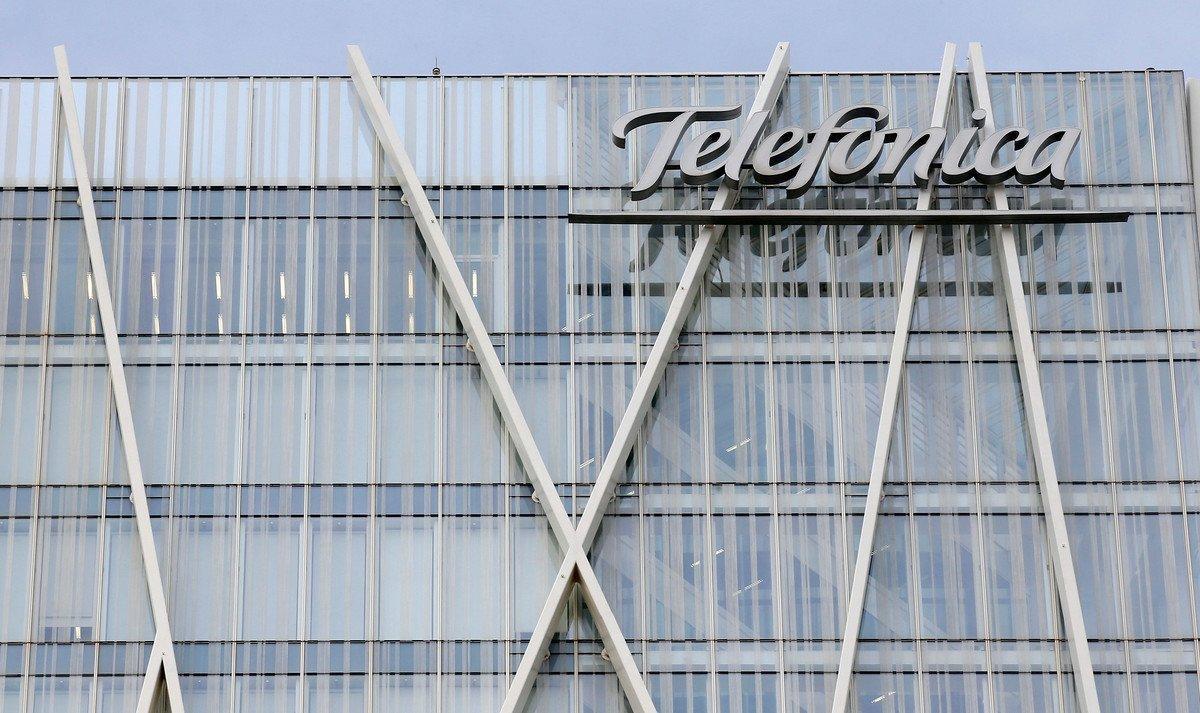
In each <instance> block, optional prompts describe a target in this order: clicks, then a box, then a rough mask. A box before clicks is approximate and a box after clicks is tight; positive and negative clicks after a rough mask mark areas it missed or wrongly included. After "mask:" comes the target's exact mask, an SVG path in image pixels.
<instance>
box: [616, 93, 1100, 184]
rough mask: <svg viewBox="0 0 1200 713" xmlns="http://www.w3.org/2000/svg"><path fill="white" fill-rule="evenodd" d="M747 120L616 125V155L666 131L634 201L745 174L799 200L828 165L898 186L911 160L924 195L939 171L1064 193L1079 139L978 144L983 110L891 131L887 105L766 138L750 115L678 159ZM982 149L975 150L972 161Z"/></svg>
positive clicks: (650, 112) (655, 119)
mask: <svg viewBox="0 0 1200 713" xmlns="http://www.w3.org/2000/svg"><path fill="white" fill-rule="evenodd" d="M741 113H742V107H740V106H716V107H700V106H689V107H652V108H647V109H635V110H634V111H631V112H628V113H626V114H624V115H623V116H621V117H620V118H619V119H617V121H616V123H615V124H613V135H612V138H613V142H614V143H615V144H616V145H617V146H618V147H620V148H625V145H626V140H627V139H628V137H629V135H630V134H631V133H633V132H634V131H635V130H637V129H639V128H641V127H645V126H651V125H662V132H661V134H660V136H659V138H658V142H657V143H656V144H655V146H654V150H653V152H652V153H651V154H650V159H649V160H648V161H647V162H646V166H645V169H644V170H643V171H642V174H641V175H640V176H639V177H638V179H637V182H636V183H635V184H634V186H633V189H632V191H631V198H632V199H633V200H635V201H639V200H644V199H645V198H648V197H650V196H651V195H653V194H654V193H655V192H656V191H657V190H658V189H659V186H660V185H661V184H662V179H663V175H664V174H665V173H666V171H668V170H671V169H678V170H679V172H680V173H681V174H682V176H683V180H684V182H685V183H687V184H688V185H693V186H700V185H704V184H706V183H709V182H711V181H715V180H718V179H721V180H723V181H725V182H727V183H728V184H729V185H731V186H736V185H737V184H738V182H739V177H740V174H741V173H742V171H743V170H744V169H749V170H750V171H751V172H752V173H753V175H754V178H755V180H757V181H758V182H759V183H760V184H763V185H786V186H787V195H788V197H790V198H795V197H797V196H800V195H801V194H803V193H804V192H805V191H807V190H808V189H809V187H810V186H812V183H813V180H814V178H815V177H816V175H817V172H818V169H819V168H820V166H821V164H822V162H825V161H826V159H827V168H828V173H829V178H830V179H831V180H832V181H833V182H834V183H853V182H855V181H858V180H860V179H862V178H863V177H865V176H867V175H868V174H870V173H872V172H873V171H876V167H878V172H877V175H878V176H879V180H880V181H881V182H883V183H892V182H894V181H895V179H896V176H897V175H898V174H899V173H900V172H901V171H902V170H903V169H904V166H905V165H906V164H907V163H908V162H909V161H915V163H914V165H913V175H914V177H915V180H916V182H917V185H918V186H920V187H922V188H924V187H926V186H927V185H928V184H929V181H930V176H931V175H932V174H933V170H934V169H935V168H939V169H940V175H941V180H942V182H944V183H946V184H949V185H956V184H960V183H965V182H967V181H970V180H974V181H978V182H979V183H983V184H987V185H992V184H998V183H1003V182H1005V181H1007V180H1010V179H1013V178H1015V179H1016V180H1017V181H1018V182H1019V183H1022V184H1025V185H1028V184H1033V183H1037V182H1038V181H1041V180H1043V179H1046V178H1049V180H1050V184H1051V185H1052V186H1054V187H1056V188H1062V187H1063V186H1064V185H1065V184H1066V180H1067V177H1066V170H1067V162H1068V160H1069V159H1070V157H1071V153H1072V152H1073V151H1074V150H1075V146H1076V145H1077V144H1078V143H1079V133H1080V132H1079V129H1077V128H1072V127H1060V128H1054V129H1047V130H1045V131H1040V132H1038V133H1036V134H1033V135H1030V132H1029V130H1028V129H1026V128H1023V127H1019V126H1009V127H1004V128H1001V129H997V130H996V131H994V132H992V133H991V134H990V135H989V136H987V137H986V138H984V139H983V140H982V141H979V129H980V126H982V124H983V122H984V119H985V117H986V114H985V113H984V112H983V111H982V110H978V109H977V110H976V111H975V112H974V113H973V114H972V115H971V120H972V126H970V127H969V128H966V129H963V130H962V131H960V132H958V133H957V134H956V135H955V136H953V137H948V136H947V134H946V130H945V129H943V128H940V127H936V126H932V127H929V128H927V129H924V130H923V131H921V132H919V133H914V132H913V130H912V129H910V128H887V125H888V119H889V112H888V110H887V108H886V107H883V106H880V105H878V104H857V105H854V106H847V107H844V108H841V109H838V110H837V111H835V112H833V113H832V114H830V115H829V116H828V117H826V118H825V121H823V122H822V123H821V125H820V126H818V127H817V128H816V129H815V130H813V131H808V130H805V129H804V128H802V127H798V126H789V127H785V128H782V129H779V130H777V131H773V132H771V133H769V134H766V135H765V136H763V131H764V128H765V126H766V123H767V118H768V117H769V116H770V112H767V111H758V112H754V113H752V114H751V115H750V116H749V117H748V118H747V120H746V122H745V125H744V126H743V128H742V130H741V132H740V133H739V134H738V135H737V136H736V137H734V135H733V132H732V131H731V130H730V129H729V128H728V127H713V128H706V129H704V130H702V131H700V132H699V133H698V134H697V135H696V136H695V137H694V138H692V139H691V140H690V141H688V142H687V143H686V144H685V145H684V147H683V151H682V153H680V155H679V157H678V159H676V158H675V153H676V150H677V149H678V148H679V145H680V144H681V143H683V140H684V136H685V134H686V133H687V132H688V129H689V128H690V127H691V126H692V124H695V123H696V122H719V121H731V120H733V119H736V118H738V117H739V116H741ZM976 144H978V149H977V150H976V151H975V152H974V154H971V149H972V147H973V146H975V145H976Z"/></svg>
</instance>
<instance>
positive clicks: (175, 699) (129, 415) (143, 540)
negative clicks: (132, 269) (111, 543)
mask: <svg viewBox="0 0 1200 713" xmlns="http://www.w3.org/2000/svg"><path fill="white" fill-rule="evenodd" d="M54 61H55V65H56V66H57V70H58V94H59V100H60V101H61V104H62V110H63V123H64V125H65V128H66V130H67V140H68V142H69V144H70V147H71V161H72V166H73V167H74V169H75V180H76V183H77V184H78V187H79V206H80V209H81V211H82V213H83V231H84V235H85V236H86V238H87V248H88V259H89V260H90V263H91V268H92V282H93V286H94V287H95V290H96V304H97V306H98V307H99V311H100V325H101V329H102V330H103V333H104V351H105V353H106V355H107V356H108V373H109V378H110V380H111V382H112V391H113V404H114V407H115V408H116V411H117V423H118V424H119V427H120V432H121V449H122V451H123V452H124V455H125V469H126V470H127V471H128V472H129V486H130V495H129V498H130V500H132V501H133V511H134V518H135V520H136V522H137V531H138V540H139V542H140V544H141V550H142V567H143V569H144V571H145V574H146V585H147V587H148V588H149V590H150V609H151V613H152V615H153V617H154V629H155V636H154V648H153V649H152V650H151V655H150V663H149V666H148V668H147V670H146V680H145V681H144V682H143V684H142V691H141V695H140V696H139V699H138V709H137V710H138V713H147V712H148V711H149V706H150V702H151V700H150V699H152V698H153V689H154V687H155V686H157V683H158V672H159V669H160V667H161V670H162V672H163V675H164V676H165V677H166V682H167V696H168V699H169V700H170V705H171V710H172V711H173V713H183V694H182V691H181V689H180V685H179V671H178V669H177V667H176V665H175V647H174V640H173V639H172V638H171V627H170V625H169V623H168V621H167V599H166V595H165V594H164V589H163V583H162V573H161V572H160V571H159V567H158V555H157V553H156V550H155V546H154V533H153V531H152V530H151V527H150V508H149V506H148V505H147V503H146V484H145V481H144V479H143V478H142V461H141V458H140V457H139V455H138V447H137V438H136V437H135V434H134V427H133V410H132V408H131V407H130V402H129V387H128V385H127V384H126V382H125V363H124V360H123V359H122V357H121V343H120V339H119V338H118V336H117V318H116V313H115V311H114V309H113V301H112V290H111V289H110V287H109V282H108V270H107V269H106V267H105V264H104V249H103V247H102V246H101V244H100V226H99V224H98V223H97V221H96V205H95V203H94V202H93V201H92V183H91V179H90V178H89V176H88V165H87V155H86V152H85V148H84V143H83V132H82V131H81V130H80V126H79V114H78V112H77V111H76V108H75V93H74V90H73V89H72V87H71V70H70V68H69V67H68V65H67V50H66V47H64V46H63V45H58V46H57V47H55V48H54ZM147 690H149V693H147Z"/></svg>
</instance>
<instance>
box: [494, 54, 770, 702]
mask: <svg viewBox="0 0 1200 713" xmlns="http://www.w3.org/2000/svg"><path fill="white" fill-rule="evenodd" d="M788 59H789V45H788V43H786V42H783V43H780V44H779V45H778V46H776V48H775V52H774V54H773V55H772V56H771V62H770V64H769V65H768V66H767V71H766V74H764V75H763V79H762V82H761V83H760V84H759V86H758V90H757V92H756V93H755V95H754V100H753V102H752V104H751V107H750V115H753V114H754V113H755V112H759V111H770V110H771V108H772V107H774V106H775V104H776V103H777V102H778V101H779V95H780V94H781V93H782V91H783V87H784V84H785V83H786V82H787V73H788ZM739 193H740V186H738V187H731V186H728V185H726V184H724V183H722V185H721V186H720V188H718V189H717V195H716V197H715V198H714V199H713V203H712V210H713V211H724V210H729V209H731V208H733V206H734V205H736V204H737V200H738V195H739ZM724 234H725V226H724V225H707V226H705V227H703V228H701V230H700V234H699V237H698V238H697V240H696V244H695V246H693V248H692V252H691V254H690V255H689V256H688V261H687V264H686V265H685V266H684V269H683V274H682V276H681V277H680V279H679V287H678V288H677V289H676V290H675V294H674V295H673V296H672V298H671V304H670V306H669V307H668V309H667V314H666V317H665V318H664V319H663V324H662V328H661V329H660V330H659V333H658V336H657V337H655V339H654V345H653V346H652V347H651V348H650V354H649V356H648V357H647V359H646V365H645V367H643V369H642V370H641V372H640V373H639V374H638V379H637V383H636V384H634V387H633V395H632V397H631V398H630V401H629V405H628V406H627V407H626V408H625V412H624V414H623V415H622V416H621V422H620V423H619V424H618V425H617V430H616V433H615V434H614V435H613V442H612V445H611V446H610V447H609V450H608V454H607V455H606V456H605V457H604V462H603V464H602V465H601V466H600V473H599V475H598V476H597V477H596V484H595V486H594V487H593V489H592V494H591V496H589V498H588V502H587V505H586V507H585V508H584V511H583V516H582V518H580V521H579V527H578V529H577V530H576V537H577V546H576V547H575V548H574V549H572V550H571V551H568V552H567V555H566V558H565V559H564V560H563V563H562V566H561V567H560V568H559V571H558V577H557V578H556V580H555V584H556V586H554V587H552V588H551V590H550V594H549V596H548V597H547V599H546V605H545V606H544V607H543V609H542V614H541V616H540V617H539V618H538V622H537V625H536V626H535V627H534V631H533V636H532V637H531V639H530V642H529V646H528V647H527V648H526V649H525V654H524V656H522V657H521V663H520V665H519V666H518V668H517V674H516V676H515V677H514V678H513V682H512V684H511V685H510V686H509V689H508V695H507V697H506V698H505V700H504V706H503V707H502V708H501V710H502V711H503V713H519V711H521V710H522V707H523V706H524V704H525V702H526V700H527V699H528V697H529V693H530V691H531V690H532V688H533V678H534V676H535V675H536V673H537V668H538V665H539V664H540V662H541V659H542V657H543V656H545V653H546V651H547V650H548V648H549V646H550V641H551V639H553V637H554V627H555V626H556V625H557V622H558V621H559V618H560V617H561V614H562V611H563V610H564V609H565V607H566V604H567V597H568V596H569V595H570V593H571V590H570V587H569V586H565V585H563V586H558V585H559V583H560V582H565V581H567V580H568V579H569V577H570V573H571V572H572V571H573V570H575V569H576V568H582V567H583V566H584V565H586V564H587V554H586V553H587V551H588V550H589V549H590V548H591V545H592V542H593V540H594V539H595V537H596V533H597V531H598V530H599V528H600V520H601V518H602V517H603V516H604V512H605V510H606V509H607V507H608V504H609V502H610V501H611V499H612V495H613V491H614V490H615V489H616V487H617V476H618V474H619V473H621V472H622V471H623V469H624V467H625V462H626V459H627V458H628V457H629V454H630V452H631V451H632V450H633V446H634V444H635V443H636V442H637V437H638V434H639V433H640V431H641V426H642V424H643V423H644V422H645V420H646V415H647V414H648V413H649V411H650V404H651V402H652V400H653V398H654V394H655V393H656V392H657V391H658V387H659V384H661V383H662V378H663V374H664V373H665V372H666V369H667V363H668V361H669V360H670V355H671V352H672V351H673V350H674V348H675V344H676V343H677V341H678V340H679V334H680V332H682V331H683V327H684V324H686V322H687V318H688V316H689V315H690V314H691V312H692V309H693V307H694V306H695V304H696V298H697V296H698V295H699V293H700V286H701V285H702V284H703V278H704V275H705V274H706V273H707V272H708V268H709V265H710V264H711V263H712V257H713V253H714V252H715V251H716V247H717V243H718V242H719V241H720V239H721V236H723V235H724ZM588 569H589V571H590V568H588ZM589 576H591V577H594V576H595V575H594V574H591V575H589ZM585 581H586V580H585ZM591 587H592V588H595V589H597V590H598V589H599V581H596V582H595V583H594V584H593V585H591ZM588 589H589V587H585V588H584V594H585V597H586V596H587V594H588ZM589 604H590V602H589ZM594 613H595V610H594V609H593V614H594ZM614 621H615V619H614ZM604 625H605V624H604V623H602V622H600V621H597V626H598V627H601V626H604ZM648 710H653V708H652V707H651V708H649V709H648Z"/></svg>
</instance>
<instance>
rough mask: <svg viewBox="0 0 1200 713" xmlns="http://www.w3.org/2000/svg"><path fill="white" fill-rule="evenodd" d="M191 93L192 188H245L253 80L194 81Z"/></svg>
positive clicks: (190, 158) (190, 159) (190, 176)
mask: <svg viewBox="0 0 1200 713" xmlns="http://www.w3.org/2000/svg"><path fill="white" fill-rule="evenodd" d="M190 89H191V97H192V98H191V107H190V109H191V111H190V112H189V116H190V117H191V121H190V126H191V137H190V139H189V151H188V167H189V174H190V175H189V176H188V179H189V182H190V184H191V185H193V186H204V185H217V186H221V185H243V186H244V185H246V179H247V176H246V161H247V158H248V157H247V155H246V154H247V153H248V152H247V147H246V139H247V134H248V133H249V131H248V128H249V127H248V122H249V121H250V80H248V79H235V78H223V79H193V80H192V81H191V87H190Z"/></svg>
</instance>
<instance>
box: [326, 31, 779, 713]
mask: <svg viewBox="0 0 1200 713" xmlns="http://www.w3.org/2000/svg"><path fill="white" fill-rule="evenodd" d="M346 49H347V51H348V53H349V56H350V74H351V78H352V79H353V81H354V86H355V88H356V89H357V91H358V95H359V97H360V98H361V99H362V102H363V105H364V107H365V108H366V113H367V117H368V119H369V120H370V122H371V126H372V127H373V128H374V130H375V135H376V137H377V138H378V139H379V142H380V144H381V146H382V148H383V153H384V157H385V159H386V160H387V161H388V163H389V164H390V165H391V167H392V169H393V170H394V171H395V172H396V177H397V180H398V181H399V183H400V187H401V188H402V189H403V191H404V193H405V195H406V196H408V199H409V205H410V207H411V208H412V212H413V215H414V216H415V218H416V221H417V225H418V228H419V232H420V234H421V236H422V238H423V240H424V243H425V247H426V249H427V250H428V252H429V255H430V258H431V259H432V261H433V263H434V266H435V268H436V269H437V274H438V277H439V279H440V280H441V282H442V285H443V286H444V288H445V290H446V293H447V294H448V295H449V297H450V302H451V304H452V305H453V307H454V311H455V313H456V314H457V315H458V318H459V321H461V322H462V324H463V329H464V330H465V331H466V334H467V338H468V340H469V343H470V344H471V345H472V346H473V347H474V349H475V354H476V356H477V358H478V359H479V367H480V371H481V372H482V373H483V376H484V380H485V381H486V382H487V384H488V386H489V388H490V389H491V392H492V396H493V398H494V399H495V401H496V404H497V407H498V409H499V411H500V415H501V418H502V419H503V421H504V424H505V426H506V427H507V429H508V432H509V434H510V436H511V438H512V440H513V444H514V446H515V448H516V450H517V454H518V456H519V457H520V459H521V463H522V465H524V467H525V471H526V473H528V475H529V479H530V481H531V482H532V484H533V488H534V492H535V493H536V494H537V496H538V498H539V499H540V500H541V504H542V507H543V508H544V509H545V512H546V517H547V519H548V520H549V521H550V527H551V529H552V530H553V532H554V534H555V537H556V538H557V540H558V544H559V546H560V547H561V548H562V551H563V553H564V558H563V562H562V565H561V566H560V567H559V570H558V575H557V576H556V577H555V578H554V582H553V583H552V585H551V587H550V593H549V595H548V597H547V600H546V605H545V606H544V607H543V609H542V612H541V615H540V616H539V617H538V621H537V624H536V626H535V627H534V630H533V634H532V636H531V638H530V642H529V645H528V646H527V647H526V649H525V653H524V654H523V656H522V657H521V663H520V665H519V666H518V667H517V671H516V675H515V677H514V678H513V681H512V683H511V685H510V686H509V689H508V694H507V696H506V697H505V699H504V704H503V706H502V707H501V711H503V712H504V713H519V711H521V710H522V709H523V708H524V705H525V703H526V702H527V701H528V699H529V696H530V694H531V693H532V691H533V683H534V679H535V677H536V675H537V670H538V668H539V667H540V665H541V661H542V659H543V657H544V656H545V655H546V652H547V651H548V650H549V646H550V640H551V639H552V638H553V636H554V632H555V627H556V625H557V622H558V621H559V619H560V618H561V616H562V613H563V611H564V609H565V608H566V604H567V600H568V597H569V595H570V593H571V589H572V588H573V586H574V585H576V584H577V585H578V586H579V588H580V591H581V592H582V594H583V598H584V601H585V602H586V603H587V606H588V609H589V610H590V611H591V613H592V617H593V619H594V621H595V624H596V628H597V630H598V631H599V633H600V637H601V639H602V640H603V641H604V645H605V647H606V649H607V650H608V653H609V657H610V660H611V661H612V662H613V667H614V669H615V670H616V674H617V678H618V680H619V681H620V683H621V687H622V689H623V690H624V692H625V697H626V699H627V700H628V702H629V706H630V709H631V710H633V711H634V713H651V712H652V711H655V707H654V702H653V701H652V700H651V698H650V692H649V690H648V689H647V686H646V681H645V679H644V678H643V677H642V675H641V673H640V672H639V669H638V665H637V661H636V660H635V658H634V656H633V652H632V651H630V649H629V644H628V642H627V641H626V639H625V636H624V634H622V632H621V627H620V625H619V623H618V622H617V618H616V615H615V614H614V613H613V610H612V608H611V607H610V606H609V604H608V599H607V598H606V597H605V595H604V592H603V590H602V589H601V586H600V580H599V579H598V578H597V577H596V572H595V570H594V569H593V568H592V565H591V562H590V561H589V560H588V555H587V552H588V549H589V548H590V547H591V544H592V541H593V540H594V539H595V537H596V533H597V531H598V530H599V527H600V520H601V518H602V517H603V515H604V512H605V510H606V508H607V506H608V503H609V500H610V499H611V497H612V493H613V490H614V489H615V488H616V485H617V475H618V474H619V473H620V471H621V470H622V469H623V467H624V464H625V461H626V458H627V457H628V456H629V453H630V451H631V450H632V449H633V446H634V444H635V443H636V440H637V435H638V431H639V429H640V426H641V424H642V423H643V421H644V420H645V417H646V414H647V412H648V411H649V408H650V403H651V401H652V399H653V397H654V394H655V392H656V391H657V390H658V386H659V384H660V383H661V381H662V377H663V373H664V372H665V371H666V366H667V362H668V359H669V356H670V354H671V352H672V351H673V350H674V347H675V344H676V342H677V340H678V338H679V334H680V332H681V331H682V330H683V326H684V324H685V322H686V321H687V318H688V315H689V314H690V313H691V311H692V308H693V306H694V305H695V302H696V297H697V295H698V294H699V292H700V285H701V284H702V279H703V277H704V274H705V273H706V272H707V271H708V267H709V264H710V262H711V261H712V256H713V254H714V252H715V249H716V245H717V242H718V241H719V240H720V239H721V236H722V235H723V234H724V232H725V227H724V226H705V227H704V228H702V229H701V230H700V233H699V236H698V239H697V241H696V244H695V246H694V247H693V249H692V252H691V255H690V257H689V258H688V261H687V265H686V266H685V268H684V271H683V275H682V277H681V278H680V284H679V288H678V289H677V290H676V291H675V294H674V295H673V296H672V298H671V304H670V307H669V308H668V310H667V315H666V318H665V319H664V321H663V326H662V329H661V330H660V331H659V333H658V336H657V337H656V338H655V340H654V345H653V346H652V347H651V349H650V354H649V356H648V357H647V360H646V364H645V366H644V367H643V369H642V371H641V373H640V374H639V376H638V380H637V383H636V384H635V385H634V389H633V396H632V398H631V400H630V403H629V405H628V407H627V408H626V409H625V413H624V415H623V416H622V418H621V422H620V425H619V426H618V427H617V431H616V434H615V435H614V439H613V444H612V446H611V447H610V448H609V451H608V455H607V456H606V457H605V459H604V463H603V465H602V466H601V469H600V474H599V475H598V476H597V478H596V484H595V487H594V488H593V490H592V494H591V496H590V497H589V498H588V502H587V505H586V507H585V508H584V512H583V516H582V517H581V518H580V521H579V526H578V527H575V526H573V525H572V523H571V520H570V518H569V517H568V515H567V511H566V508H565V507H564V506H563V503H562V500H561V498H559V496H558V491H557V490H555V488H554V480H553V478H552V477H551V476H550V471H549V469H548V468H547V467H546V463H545V461H544V460H543V459H542V455H541V453H540V452H539V450H538V447H537V445H536V443H535V442H534V440H533V433H532V432H531V431H530V429H529V424H528V423H527V422H526V420H525V416H524V414H523V413H522V411H521V407H520V405H519V404H518V402H517V398H516V395H515V393H514V392H513V389H512V386H511V384H510V383H509V381H508V378H507V376H506V375H505V373H504V367H503V365H502V364H501V363H500V359H499V357H498V356H497V355H496V350H495V348H494V347H493V346H492V341H491V336H490V335H489V334H488V331H487V329H486V328H485V327H484V324H483V320H482V319H481V318H480V316H479V310H478V309H477V308H476V306H475V302H474V301H473V300H472V299H471V293H470V292H469V291H468V290H467V285H466V282H465V281H464V279H463V277H462V273H461V272H459V270H458V266H457V264H456V263H455V262H454V255H453V253H452V252H451V250H450V245H449V243H448V242H447V241H446V237H445V235H444V234H443V232H442V228H441V226H440V224H439V223H438V220H437V216H436V214H435V213H434V211H433V207H432V206H431V205H430V203H429V199H428V197H427V196H426V195H425V190H424V188H423V187H422V185H421V182H420V180H419V179H418V178H417V174H416V171H415V170H414V169H413V166H412V162H411V161H410V160H409V158H408V155H407V154H406V153H405V151H404V146H403V144H402V143H401V141H400V138H399V136H398V134H397V132H396V128H395V125H394V124H393V123H392V120H391V117H390V116H389V114H388V111H387V107H386V106H385V105H384V103H383V98H382V96H381V95H380V93H379V88H378V86H377V85H376V83H375V80H374V77H373V76H372V75H371V72H370V70H369V69H368V68H367V63H366V61H365V60H364V59H363V56H362V53H361V52H360V51H359V49H358V47H357V46H355V45H349V46H347V48H346ZM787 73H788V45H787V43H781V44H780V45H778V46H777V47H776V48H775V53H774V55H773V56H772V58H771V63H770V65H769V66H768V68H767V72H766V74H765V75H764V76H763V80H762V82H761V83H760V85H759V87H758V91H757V93H756V94H755V96H754V102H753V104H752V106H751V112H752V113H753V112H756V111H770V110H771V109H772V108H773V107H774V106H775V104H776V102H777V101H778V99H779V95H780V93H781V92H782V90H783V86H784V84H785V82H786V79H787ZM738 193H739V187H729V186H724V185H723V186H722V187H721V188H720V189H718V191H717V195H716V198H715V199H714V200H713V206H712V207H713V209H714V210H728V209H730V208H732V207H733V206H734V205H735V204H736V203H737V199H738Z"/></svg>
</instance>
